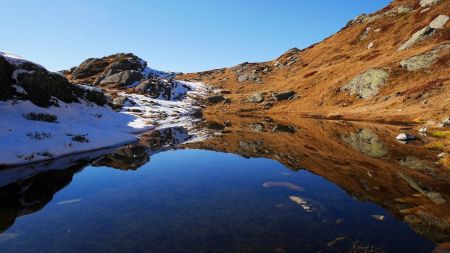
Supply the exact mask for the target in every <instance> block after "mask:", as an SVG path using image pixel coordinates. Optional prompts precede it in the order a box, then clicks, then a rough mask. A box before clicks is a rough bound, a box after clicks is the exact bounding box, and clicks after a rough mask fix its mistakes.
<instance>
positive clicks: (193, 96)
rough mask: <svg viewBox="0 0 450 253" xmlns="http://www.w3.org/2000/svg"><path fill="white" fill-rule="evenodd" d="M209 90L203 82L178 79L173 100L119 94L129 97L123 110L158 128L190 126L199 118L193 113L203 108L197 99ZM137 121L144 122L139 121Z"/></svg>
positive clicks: (173, 92)
mask: <svg viewBox="0 0 450 253" xmlns="http://www.w3.org/2000/svg"><path fill="white" fill-rule="evenodd" d="M208 92H209V88H208V86H206V85H204V84H202V83H194V82H186V81H176V87H174V89H173V91H172V95H171V97H172V98H175V99H173V100H164V99H162V98H150V97H148V96H145V95H140V94H134V93H132V94H130V93H125V92H121V93H119V96H125V97H127V98H128V101H127V102H126V103H125V105H124V107H123V109H122V112H123V113H126V114H131V115H135V116H138V117H140V118H141V121H144V122H146V123H147V124H148V123H150V124H152V125H155V126H156V127H157V128H168V127H176V126H180V127H187V128H189V126H190V125H192V122H193V121H195V120H197V119H195V117H193V114H194V113H195V112H197V111H199V110H200V109H201V107H200V105H199V104H198V100H197V99H198V98H199V97H204V96H206V94H207V93H208ZM136 123H139V124H143V122H139V121H138V122H136ZM144 124H145V123H144Z"/></svg>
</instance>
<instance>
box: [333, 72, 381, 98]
mask: <svg viewBox="0 0 450 253" xmlns="http://www.w3.org/2000/svg"><path fill="white" fill-rule="evenodd" d="M388 78H389V74H388V73H387V72H386V71H384V70H382V69H369V70H368V71H366V72H364V73H363V74H361V75H359V76H357V77H355V78H353V79H352V80H351V81H350V82H349V83H347V84H345V85H344V86H342V88H341V91H350V95H358V97H360V98H362V99H366V98H370V97H373V96H375V95H377V94H378V92H379V89H380V88H381V87H383V86H384V85H385V83H386V81H387V79H388Z"/></svg>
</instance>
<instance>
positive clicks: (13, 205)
mask: <svg viewBox="0 0 450 253" xmlns="http://www.w3.org/2000/svg"><path fill="white" fill-rule="evenodd" d="M56 163H57V164H58V166H57V167H53V165H54V164H52V163H50V164H49V163H44V164H37V165H33V166H27V167H26V168H24V167H16V168H11V169H7V170H8V171H5V170H2V171H0V174H1V175H2V176H4V174H14V173H15V172H16V171H20V170H28V171H29V172H30V175H29V176H25V177H24V178H22V179H20V178H11V177H10V178H9V179H10V182H2V183H4V184H3V185H2V186H1V187H0V231H5V230H6V229H8V228H9V227H10V226H11V225H12V224H14V221H15V220H16V218H17V217H20V216H23V215H27V214H30V213H34V212H37V211H39V210H40V209H42V208H43V207H44V206H45V205H47V203H49V202H50V201H51V200H52V198H53V195H54V194H55V193H56V192H58V191H60V190H61V189H63V188H64V187H65V186H67V185H68V184H69V183H70V182H71V181H72V177H73V175H74V174H75V173H76V172H78V171H80V170H81V169H83V168H84V167H85V166H86V165H87V164H88V160H80V161H79V162H77V163H72V162H70V161H68V160H66V161H65V163H61V161H58V162H56ZM59 165H60V166H63V167H59ZM64 166H66V167H64ZM36 171H37V173H36ZM31 173H33V174H31ZM17 174H19V173H17Z"/></svg>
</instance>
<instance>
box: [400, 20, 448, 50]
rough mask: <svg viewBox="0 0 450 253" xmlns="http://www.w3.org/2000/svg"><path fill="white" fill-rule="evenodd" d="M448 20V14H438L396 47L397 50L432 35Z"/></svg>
mask: <svg viewBox="0 0 450 253" xmlns="http://www.w3.org/2000/svg"><path fill="white" fill-rule="evenodd" d="M448 20H449V17H448V16H446V15H439V16H438V17H436V18H435V19H433V21H431V23H430V24H429V25H427V26H425V27H424V28H422V29H420V30H419V31H417V32H415V33H414V34H413V35H411V37H410V38H409V39H408V40H407V41H406V42H405V43H403V44H402V45H401V46H400V47H399V48H398V51H402V50H405V49H408V48H410V47H412V46H413V45H414V44H416V43H417V42H419V41H422V40H424V39H426V38H428V37H430V36H432V35H433V34H434V32H435V31H436V29H442V28H443V27H444V25H445V24H446V23H447V21H448Z"/></svg>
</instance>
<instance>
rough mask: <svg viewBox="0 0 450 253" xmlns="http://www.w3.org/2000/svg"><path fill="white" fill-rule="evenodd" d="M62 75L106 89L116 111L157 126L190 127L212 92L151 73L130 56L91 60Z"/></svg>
mask: <svg viewBox="0 0 450 253" xmlns="http://www.w3.org/2000/svg"><path fill="white" fill-rule="evenodd" d="M62 73H63V74H64V75H65V76H66V77H67V79H69V80H70V82H72V83H74V84H83V85H88V86H90V87H95V88H99V89H102V90H103V91H104V92H106V93H107V94H109V95H110V96H111V97H112V98H113V104H114V106H115V108H119V109H121V110H122V111H123V112H127V113H131V114H134V115H137V116H139V117H142V118H147V119H148V120H149V121H151V123H152V124H154V125H163V124H165V123H168V124H171V125H173V124H178V123H179V124H181V125H186V123H187V122H188V121H190V120H192V117H198V116H200V115H201V109H202V108H201V104H200V102H199V101H201V99H199V98H200V97H203V96H204V95H205V94H206V93H208V92H209V91H208V88H207V87H206V86H204V85H202V84H200V83H192V82H183V81H177V80H175V79H174V78H175V76H176V73H173V72H163V71H158V70H154V69H151V68H149V67H147V62H146V61H144V60H142V59H141V58H139V57H137V56H135V55H133V54H130V53H128V54H125V53H119V54H114V55H110V56H106V57H102V58H90V59H87V60H85V61H84V62H82V63H81V64H80V65H79V66H77V67H73V68H72V69H70V70H67V71H62Z"/></svg>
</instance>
